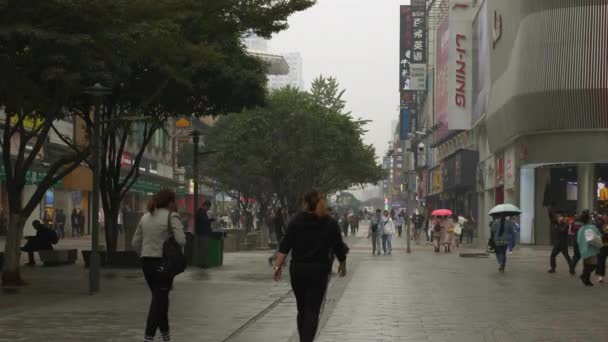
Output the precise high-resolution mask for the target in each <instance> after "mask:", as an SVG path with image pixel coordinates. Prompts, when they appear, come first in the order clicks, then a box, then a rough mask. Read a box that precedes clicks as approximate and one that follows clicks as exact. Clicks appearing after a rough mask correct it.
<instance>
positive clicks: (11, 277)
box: [2, 213, 25, 286]
mask: <svg viewBox="0 0 608 342" xmlns="http://www.w3.org/2000/svg"><path fill="white" fill-rule="evenodd" d="M24 225H25V219H22V218H21V216H20V215H18V214H12V213H11V214H10V216H9V222H8V232H7V234H6V246H5V247H4V267H3V271H2V286H23V285H25V282H24V281H23V279H22V278H21V239H22V238H23V226H24Z"/></svg>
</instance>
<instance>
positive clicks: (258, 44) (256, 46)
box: [243, 35, 268, 52]
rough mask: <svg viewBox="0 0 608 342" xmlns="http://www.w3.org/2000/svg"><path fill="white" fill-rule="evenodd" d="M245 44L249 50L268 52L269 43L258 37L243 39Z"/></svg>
mask: <svg viewBox="0 0 608 342" xmlns="http://www.w3.org/2000/svg"><path fill="white" fill-rule="evenodd" d="M243 43H244V44H245V46H246V47H247V49H249V50H255V51H259V52H267V51H268V41H267V40H266V39H264V38H261V37H258V36H256V35H251V36H248V37H245V38H243Z"/></svg>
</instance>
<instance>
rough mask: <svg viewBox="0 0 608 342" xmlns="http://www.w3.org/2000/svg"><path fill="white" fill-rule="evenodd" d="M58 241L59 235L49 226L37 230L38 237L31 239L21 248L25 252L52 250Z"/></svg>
mask: <svg viewBox="0 0 608 342" xmlns="http://www.w3.org/2000/svg"><path fill="white" fill-rule="evenodd" d="M57 241H58V238H57V234H56V233H55V231H54V230H52V229H50V228H48V227H47V226H44V225H43V226H42V227H40V228H38V229H37V230H36V236H32V237H29V238H28V239H27V242H26V243H25V245H24V246H23V248H21V250H22V251H24V252H35V251H45V250H52V249H53V244H56V243H57Z"/></svg>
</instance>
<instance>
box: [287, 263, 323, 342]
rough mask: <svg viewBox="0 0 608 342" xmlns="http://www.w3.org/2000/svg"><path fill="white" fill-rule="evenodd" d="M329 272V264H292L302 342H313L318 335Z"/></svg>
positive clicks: (291, 269)
mask: <svg viewBox="0 0 608 342" xmlns="http://www.w3.org/2000/svg"><path fill="white" fill-rule="evenodd" d="M328 271H329V270H328V267H327V264H308V263H294V262H292V263H291V267H290V276H291V288H292V289H293V293H294V294H295V296H296V302H297V306H298V333H299V335H300V342H312V341H313V340H314V339H315V335H316V334H317V329H318V327H319V316H320V314H321V306H322V305H323V300H324V299H325V293H326V291H327V282H328V281H329V272H328Z"/></svg>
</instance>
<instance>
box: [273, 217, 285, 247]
mask: <svg viewBox="0 0 608 342" xmlns="http://www.w3.org/2000/svg"><path fill="white" fill-rule="evenodd" d="M272 223H273V225H274V233H275V234H276V236H277V241H278V242H281V240H283V236H285V219H284V218H283V215H277V216H275V217H274V219H273V222H272Z"/></svg>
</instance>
